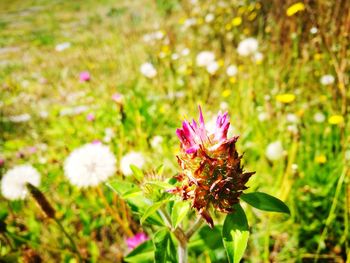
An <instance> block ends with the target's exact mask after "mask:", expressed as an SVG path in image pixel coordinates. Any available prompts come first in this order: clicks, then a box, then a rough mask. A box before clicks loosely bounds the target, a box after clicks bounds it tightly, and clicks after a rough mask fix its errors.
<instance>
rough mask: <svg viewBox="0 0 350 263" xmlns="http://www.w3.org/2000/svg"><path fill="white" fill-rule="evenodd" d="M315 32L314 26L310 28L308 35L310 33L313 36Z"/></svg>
mask: <svg viewBox="0 0 350 263" xmlns="http://www.w3.org/2000/svg"><path fill="white" fill-rule="evenodd" d="M317 32H318V29H317V27H314V26H313V27H311V28H310V33H311V34H313V35H314V34H316V33H317Z"/></svg>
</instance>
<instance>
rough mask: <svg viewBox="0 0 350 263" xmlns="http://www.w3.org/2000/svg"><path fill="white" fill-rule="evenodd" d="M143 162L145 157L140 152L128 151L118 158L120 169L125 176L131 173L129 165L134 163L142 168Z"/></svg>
mask: <svg viewBox="0 0 350 263" xmlns="http://www.w3.org/2000/svg"><path fill="white" fill-rule="evenodd" d="M144 164H145V158H144V157H143V155H142V153H140V152H129V153H128V154H126V155H124V156H123V158H122V159H121V160H120V170H121V171H122V173H123V174H124V175H126V176H129V175H132V170H131V168H130V165H135V166H136V167H137V168H139V169H142V167H143V166H144Z"/></svg>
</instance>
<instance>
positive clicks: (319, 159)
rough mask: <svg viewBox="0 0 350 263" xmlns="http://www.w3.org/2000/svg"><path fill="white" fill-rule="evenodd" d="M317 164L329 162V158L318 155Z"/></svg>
mask: <svg viewBox="0 0 350 263" xmlns="http://www.w3.org/2000/svg"><path fill="white" fill-rule="evenodd" d="M315 162H316V163H319V164H324V163H326V162H327V157H326V156H325V155H323V154H321V155H318V156H316V157H315Z"/></svg>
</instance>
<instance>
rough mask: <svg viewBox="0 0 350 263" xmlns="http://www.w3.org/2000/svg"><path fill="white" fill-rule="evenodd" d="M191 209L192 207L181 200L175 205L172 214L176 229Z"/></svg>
mask: <svg viewBox="0 0 350 263" xmlns="http://www.w3.org/2000/svg"><path fill="white" fill-rule="evenodd" d="M189 209H190V206H189V203H188V202H185V201H182V200H181V201H178V202H176V203H175V205H174V206H173V209H172V212H171V222H172V223H173V227H174V228H177V227H178V225H179V224H180V223H181V222H182V220H183V219H184V218H185V216H186V215H187V213H188V210H189Z"/></svg>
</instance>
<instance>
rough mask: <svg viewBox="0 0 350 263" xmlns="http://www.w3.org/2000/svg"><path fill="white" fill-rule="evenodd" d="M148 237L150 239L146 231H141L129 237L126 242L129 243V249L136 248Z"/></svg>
mask: <svg viewBox="0 0 350 263" xmlns="http://www.w3.org/2000/svg"><path fill="white" fill-rule="evenodd" d="M148 239H149V238H148V236H147V235H146V234H145V233H143V232H141V233H137V234H136V235H134V236H133V237H129V238H127V239H126V244H127V245H128V248H129V249H134V248H136V247H137V246H139V245H140V244H142V243H143V242H145V241H147V240H148Z"/></svg>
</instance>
